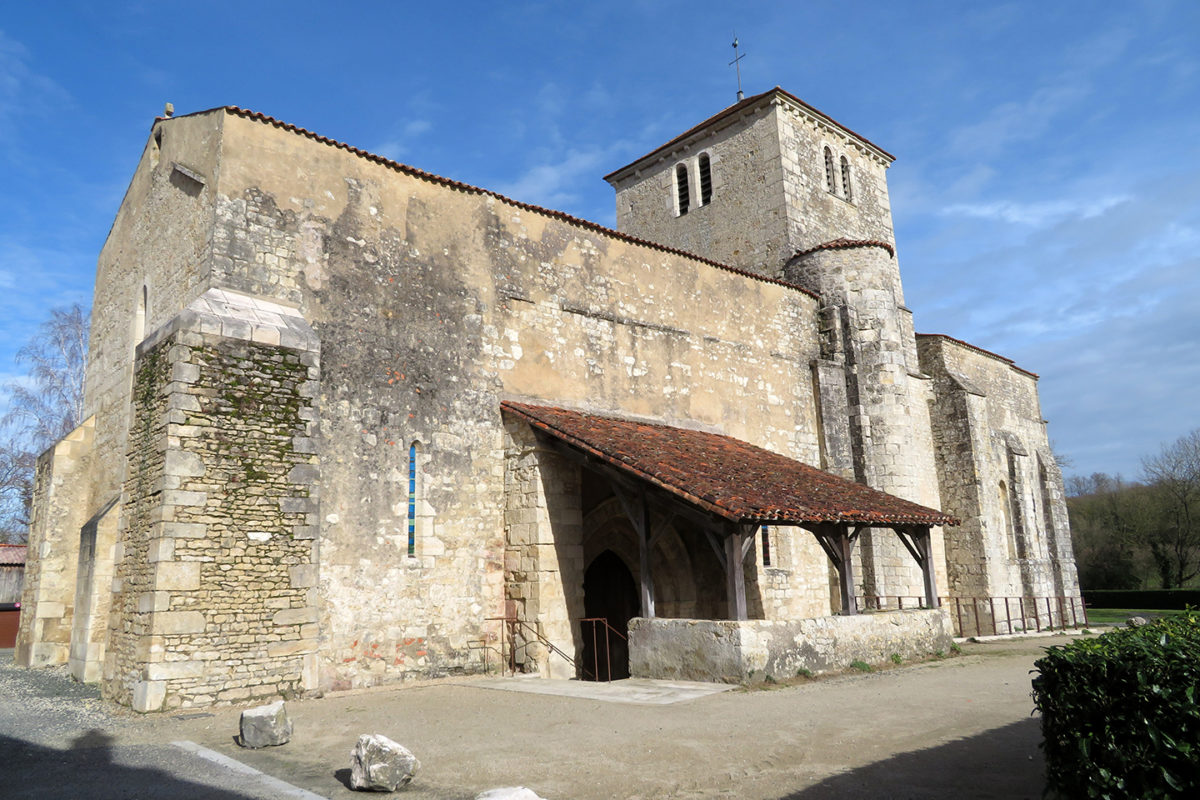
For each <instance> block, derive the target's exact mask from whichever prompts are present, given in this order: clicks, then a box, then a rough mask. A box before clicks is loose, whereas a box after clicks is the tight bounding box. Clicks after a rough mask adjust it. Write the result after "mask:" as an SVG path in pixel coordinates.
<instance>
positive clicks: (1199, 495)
mask: <svg viewBox="0 0 1200 800" xmlns="http://www.w3.org/2000/svg"><path fill="white" fill-rule="evenodd" d="M1142 473H1143V475H1144V476H1145V479H1146V482H1147V483H1149V484H1151V485H1153V486H1154V487H1155V488H1156V489H1157V490H1158V491H1159V492H1161V494H1162V496H1163V498H1164V499H1165V501H1166V509H1165V515H1164V517H1165V518H1164V520H1163V523H1162V525H1161V526H1160V529H1159V531H1158V534H1157V535H1156V536H1155V537H1153V538H1152V539H1151V540H1150V542H1149V544H1150V552H1151V554H1152V555H1153V556H1154V560H1155V562H1156V563H1157V564H1158V566H1159V572H1160V573H1161V574H1162V578H1163V584H1164V586H1163V588H1170V586H1183V585H1184V584H1185V583H1186V582H1187V581H1189V580H1191V579H1192V578H1194V577H1196V576H1197V575H1200V428H1198V429H1196V430H1194V431H1192V432H1191V433H1189V434H1187V435H1185V436H1181V437H1179V438H1178V439H1176V440H1175V441H1174V442H1172V443H1171V444H1169V445H1164V446H1163V449H1162V451H1161V452H1159V453H1158V455H1155V456H1150V457H1148V458H1145V459H1142Z"/></svg>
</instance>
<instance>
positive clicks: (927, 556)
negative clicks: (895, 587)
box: [913, 526, 938, 608]
mask: <svg viewBox="0 0 1200 800" xmlns="http://www.w3.org/2000/svg"><path fill="white" fill-rule="evenodd" d="M913 540H914V541H915V542H916V543H917V549H918V550H919V551H920V552H921V573H922V576H923V577H924V578H925V607H926V608H937V604H938V593H937V573H936V572H935V571H934V569H933V533H932V531H931V530H930V528H929V527H927V526H923V527H920V528H915V529H913Z"/></svg>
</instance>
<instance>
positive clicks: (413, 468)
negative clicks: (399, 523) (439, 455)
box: [408, 442, 417, 556]
mask: <svg viewBox="0 0 1200 800" xmlns="http://www.w3.org/2000/svg"><path fill="white" fill-rule="evenodd" d="M408 554H409V555H410V556H415V555H416V554H417V443H416V442H413V443H412V444H410V445H409V446H408Z"/></svg>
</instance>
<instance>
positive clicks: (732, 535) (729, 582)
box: [725, 525, 747, 620]
mask: <svg viewBox="0 0 1200 800" xmlns="http://www.w3.org/2000/svg"><path fill="white" fill-rule="evenodd" d="M745 541H746V534H745V532H744V531H743V529H742V527H741V526H740V525H738V526H731V530H730V531H729V534H728V535H727V536H726V537H725V595H726V597H727V598H728V602H729V618H730V619H738V620H741V619H746V618H747V617H746V574H745V572H744V571H743V568H742V558H743V556H744V555H745V553H746V551H745V549H744V547H743V544H744V542H745Z"/></svg>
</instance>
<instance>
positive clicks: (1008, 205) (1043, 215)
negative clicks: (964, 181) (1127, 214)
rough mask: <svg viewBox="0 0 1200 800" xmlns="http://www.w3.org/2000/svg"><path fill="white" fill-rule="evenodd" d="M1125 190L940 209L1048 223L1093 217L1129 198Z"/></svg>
mask: <svg viewBox="0 0 1200 800" xmlns="http://www.w3.org/2000/svg"><path fill="white" fill-rule="evenodd" d="M1129 199H1130V198H1129V196H1128V195H1124V194H1117V195H1110V196H1108V197H1096V198H1074V199H1061V200H1042V201H1035V202H1029V203H1021V202H1017V201H1013V200H999V201H993V202H990V203H955V204H954V205H950V206H946V207H945V208H943V209H942V211H941V213H942V214H943V215H945V216H964V217H974V218H976V219H987V220H997V221H1000V222H1008V223H1012V224H1015V225H1030V226H1037V227H1045V226H1047V225H1054V224H1056V223H1058V222H1062V221H1063V220H1065V219H1092V218H1093V217H1098V216H1100V215H1101V214H1103V213H1104V212H1106V211H1108V210H1109V209H1110V208H1113V207H1114V206H1117V205H1120V204H1121V203H1125V202H1128V201H1129Z"/></svg>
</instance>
